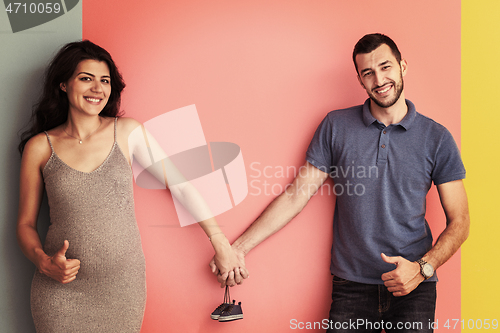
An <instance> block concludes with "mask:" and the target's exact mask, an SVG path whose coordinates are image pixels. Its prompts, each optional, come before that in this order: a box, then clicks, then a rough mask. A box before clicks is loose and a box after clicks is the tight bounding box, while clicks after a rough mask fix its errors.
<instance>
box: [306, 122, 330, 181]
mask: <svg viewBox="0 0 500 333" xmlns="http://www.w3.org/2000/svg"><path fill="white" fill-rule="evenodd" d="M332 142H333V130H332V121H331V118H330V117H329V115H327V116H326V117H325V118H324V119H323V121H322V122H321V123H320V124H319V126H318V128H317V129H316V132H315V133H314V137H313V138H312V140H311V143H310V144H309V148H307V152H306V160H307V162H309V163H311V164H312V165H314V166H315V167H316V168H318V169H319V170H321V171H323V172H326V173H329V172H330V169H331V166H332V160H333V159H332Z"/></svg>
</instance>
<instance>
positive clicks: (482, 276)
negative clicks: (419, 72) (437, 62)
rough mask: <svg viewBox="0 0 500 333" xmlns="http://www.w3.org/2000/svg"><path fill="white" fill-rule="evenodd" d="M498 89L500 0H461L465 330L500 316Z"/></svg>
mask: <svg viewBox="0 0 500 333" xmlns="http://www.w3.org/2000/svg"><path fill="white" fill-rule="evenodd" d="M444 84H446V83H444ZM499 94H500V1H498V0H481V1H478V0H463V1H462V156H463V159H464V163H465V166H466V168H467V179H466V181H465V185H466V188H467V193H468V196H469V207H470V214H471V231H470V236H469V239H468V240H467V241H466V243H465V244H464V245H463V247H462V319H465V322H464V323H465V329H466V330H469V329H472V328H473V327H474V328H475V329H478V325H479V324H480V323H481V321H482V323H483V325H484V324H485V319H490V323H491V321H492V320H493V319H496V320H500V283H499V280H500V239H499V237H500V200H499V199H500V195H499V193H500V178H499V171H500V170H499V166H500V144H499V143H500V129H499V125H500V108H499V106H498V98H499ZM470 319H473V320H474V322H475V325H472V321H470ZM483 329H484V327H483ZM498 329H500V327H499V328H498Z"/></svg>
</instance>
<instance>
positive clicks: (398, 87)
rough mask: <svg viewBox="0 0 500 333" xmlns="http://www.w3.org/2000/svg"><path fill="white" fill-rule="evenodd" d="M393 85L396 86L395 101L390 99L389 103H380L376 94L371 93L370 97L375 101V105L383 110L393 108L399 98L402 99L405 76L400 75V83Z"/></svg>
mask: <svg viewBox="0 0 500 333" xmlns="http://www.w3.org/2000/svg"><path fill="white" fill-rule="evenodd" d="M392 84H393V86H394V98H393V99H390V100H387V101H380V100H378V99H377V98H376V95H375V94H376V93H373V92H369V93H368V96H370V99H371V100H372V101H374V102H375V104H377V105H378V106H380V107H381V108H390V107H391V106H393V105H394V104H396V102H397V101H398V100H399V97H401V93H402V92H403V87H404V83H403V75H402V74H400V78H399V81H398V82H393V83H392ZM377 88H379V87H377ZM377 88H375V89H377Z"/></svg>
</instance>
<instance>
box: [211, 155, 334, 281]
mask: <svg viewBox="0 0 500 333" xmlns="http://www.w3.org/2000/svg"><path fill="white" fill-rule="evenodd" d="M327 178H328V173H326V172H323V171H320V170H319V169H317V168H316V167H314V166H313V165H312V164H310V163H309V162H306V163H305V164H304V165H303V166H302V167H301V168H300V171H299V174H298V175H297V177H295V179H294V181H293V183H292V184H290V185H289V186H287V188H286V190H285V191H284V192H283V193H282V194H280V195H279V196H278V197H277V198H276V199H274V201H273V202H271V204H270V205H269V206H267V208H266V209H265V210H264V211H263V212H262V214H261V215H260V216H259V217H258V218H257V219H256V220H255V221H254V222H253V223H252V224H251V225H250V227H249V228H248V229H247V230H246V231H245V232H244V233H243V234H242V235H241V236H240V237H239V238H238V239H237V240H236V241H235V242H234V243H233V245H232V247H233V249H234V251H235V252H236V253H237V255H238V256H239V257H240V258H241V260H243V258H244V256H245V255H247V254H248V252H250V250H252V249H253V248H254V247H256V246H257V245H259V244H260V243H262V242H263V241H264V240H265V239H267V238H268V237H269V236H271V235H273V234H275V233H276V232H278V231H279V230H280V229H281V228H283V227H284V226H285V225H287V224H288V222H290V221H291V220H292V219H293V218H294V217H295V216H297V215H298V214H299V213H300V212H301V211H302V209H303V208H304V207H305V206H306V204H307V202H308V201H309V199H310V198H311V197H312V196H313V195H314V194H315V193H316V191H317V190H318V189H319V188H320V187H321V185H322V184H323V183H324V182H325V180H326V179H327ZM210 266H211V268H212V272H213V273H214V274H217V267H216V266H215V265H214V264H213V262H211V263H210ZM218 281H219V282H220V283H221V287H223V286H224V285H225V284H226V283H227V284H228V285H229V286H233V285H234V281H232V280H231V279H228V280H227V282H226V281H224V280H223V279H222V278H221V277H220V275H219V276H218Z"/></svg>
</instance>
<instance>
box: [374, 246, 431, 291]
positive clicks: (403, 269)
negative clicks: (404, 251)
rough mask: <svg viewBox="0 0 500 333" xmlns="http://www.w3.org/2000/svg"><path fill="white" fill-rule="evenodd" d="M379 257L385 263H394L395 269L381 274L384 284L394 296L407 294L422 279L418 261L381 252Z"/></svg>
mask: <svg viewBox="0 0 500 333" xmlns="http://www.w3.org/2000/svg"><path fill="white" fill-rule="evenodd" d="M381 257H382V260H384V261H385V262H386V263H389V264H394V265H396V269H394V270H392V271H390V272H387V273H384V274H382V280H383V281H384V285H385V286H386V287H387V290H389V291H390V292H391V293H392V294H393V295H394V296H404V295H408V294H409V293H410V292H411V291H413V290H414V289H415V288H417V287H418V285H419V284H420V283H421V282H422V281H424V277H423V276H422V274H420V265H419V264H418V263H416V262H412V261H408V260H406V259H405V258H403V257H399V256H398V257H388V256H386V255H385V254H383V253H382V254H381Z"/></svg>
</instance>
